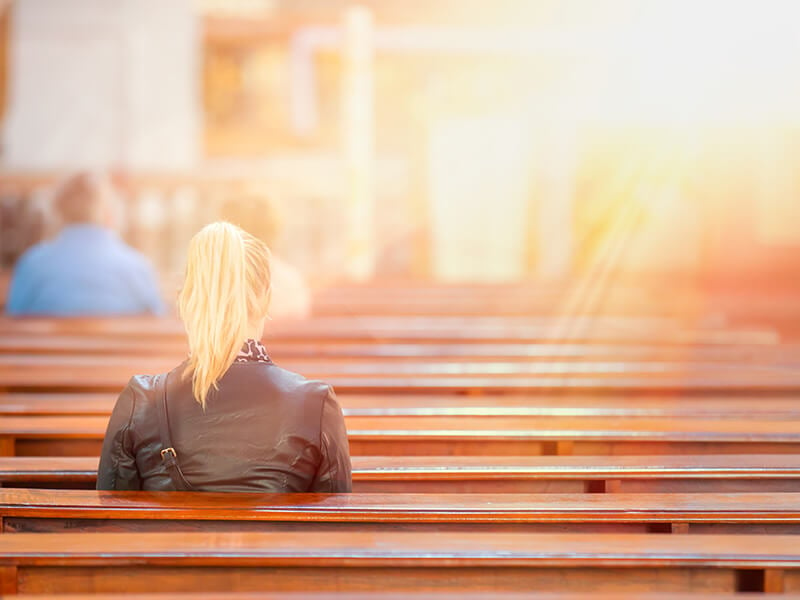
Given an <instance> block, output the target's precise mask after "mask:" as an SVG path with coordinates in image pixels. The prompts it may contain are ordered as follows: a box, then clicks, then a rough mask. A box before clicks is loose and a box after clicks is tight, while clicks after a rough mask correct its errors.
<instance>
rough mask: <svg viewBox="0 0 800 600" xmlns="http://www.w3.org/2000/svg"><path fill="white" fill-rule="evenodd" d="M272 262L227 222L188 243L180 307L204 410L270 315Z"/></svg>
mask: <svg viewBox="0 0 800 600" xmlns="http://www.w3.org/2000/svg"><path fill="white" fill-rule="evenodd" d="M269 258H270V256H269V249H268V248H267V247H266V245H265V244H264V243H262V242H260V241H259V240H257V239H255V238H254V237H253V236H251V235H250V234H248V233H246V232H245V231H243V230H242V229H240V228H238V227H236V226H235V225H231V224H230V223H225V222H219V223H212V224H210V225H207V226H206V227H204V228H203V229H201V230H200V232H198V233H197V234H196V235H195V236H194V237H193V238H192V241H191V242H190V243H189V252H188V256H187V263H186V280H185V282H184V286H183V289H182V290H181V293H180V297H179V299H178V307H179V311H180V316H181V319H182V320H183V323H184V326H185V328H186V333H187V335H188V338H189V364H188V366H187V369H186V374H187V375H188V374H189V373H191V375H192V393H193V395H194V398H195V400H197V401H198V402H199V403H200V405H201V406H202V407H203V409H204V410H205V407H206V399H207V397H208V394H209V392H210V391H211V388H212V387H213V388H214V389H217V382H218V381H219V379H220V378H221V377H222V376H223V375H224V374H225V372H226V371H227V370H228V368H229V367H230V366H231V365H232V364H233V361H234V360H235V359H236V355H237V354H238V353H239V350H240V349H241V347H242V344H244V342H245V340H246V339H247V334H248V330H249V329H250V327H251V326H252V325H253V324H255V323H257V322H258V321H260V320H261V319H263V318H264V317H265V316H266V314H267V308H268V305H269V296H270V294H269V292H270V269H269Z"/></svg>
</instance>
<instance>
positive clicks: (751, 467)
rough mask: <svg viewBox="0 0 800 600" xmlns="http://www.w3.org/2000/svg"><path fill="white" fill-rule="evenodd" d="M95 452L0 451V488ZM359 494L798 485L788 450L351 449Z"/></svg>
mask: <svg viewBox="0 0 800 600" xmlns="http://www.w3.org/2000/svg"><path fill="white" fill-rule="evenodd" d="M97 460H98V459H97V458H96V457H83V456H75V457H64V456H54V457H50V456H33V457H28V456H23V457H0V487H12V488H19V487H23V488H25V487H27V488H67V489H69V488H73V489H94V487H95V482H96V480H97ZM352 463H353V491H354V492H358V493H398V492H415V493H437V494H442V493H486V494H489V493H493V494H498V493H583V492H591V493H618V492H622V493H642V492H644V493H654V492H655V493H681V494H685V493H697V492H726V493H735V492H770V493H783V492H800V464H798V462H797V459H796V457H795V456H793V455H789V454H779V455H769V454H759V455H699V456H658V457H656V456H524V457H520V456H509V457H491V456H463V457H449V456H436V457H418V456H410V457H409V456H402V457H394V456H354V457H353V458H352Z"/></svg>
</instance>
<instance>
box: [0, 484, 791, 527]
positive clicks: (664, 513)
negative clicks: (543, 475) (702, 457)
mask: <svg viewBox="0 0 800 600" xmlns="http://www.w3.org/2000/svg"><path fill="white" fill-rule="evenodd" d="M0 520H1V522H2V531H3V532H4V533H9V532H17V533H18V532H27V533H29V532H58V531H70V532H76V531H92V532H97V531H106V532H108V531H112V532H113V531H154V532H158V531H167V530H169V531H286V532H299V531H319V532H325V531H353V532H368V531H371V532H383V531H390V532H391V531H417V532H420V533H431V532H453V531H467V532H469V531H493V532H497V533H502V532H509V533H514V532H528V533H537V532H538V533H541V532H595V533H602V532H605V533H609V532H611V533H619V532H639V533H648V532H656V533H664V532H675V533H695V532H696V533H759V534H763V533H771V534H798V533H800V493H787V494H768V493H749V494H719V493H717V494H712V493H709V494H687V495H683V494H505V495H502V496H497V495H495V494H450V495H440V494H403V493H395V494H356V493H354V494H255V493H243V494H235V493H213V492H123V491H115V492H110V491H95V490H60V491H59V492H57V493H54V492H52V491H50V490H37V489H3V490H0Z"/></svg>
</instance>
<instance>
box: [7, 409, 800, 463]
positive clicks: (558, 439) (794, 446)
mask: <svg viewBox="0 0 800 600" xmlns="http://www.w3.org/2000/svg"><path fill="white" fill-rule="evenodd" d="M346 421H347V427H348V437H349V440H350V451H351V454H352V455H353V456H393V455H394V456H401V455H402V456H412V455H418V456H446V455H478V456H480V455H487V456H488V455H505V456H527V455H548V454H549V455H554V454H559V455H565V454H576V455H603V454H640V455H641V454H731V453H733V454H750V453H752V454H787V453H789V454H800V421H783V420H754V419H753V420H748V421H735V420H712V419H666V418H665V419H631V420H623V419H610V418H600V417H598V418H590V419H576V418H569V417H552V418H537V417H526V418H521V417H515V418H511V417H506V418H504V417H497V418H491V419H485V418H471V417H346ZM107 422H108V419H107V418H106V417H97V416H81V417H77V416H33V417H30V416H12V417H0V456H97V455H99V454H100V448H101V445H102V439H103V436H104V434H105V430H106V425H107Z"/></svg>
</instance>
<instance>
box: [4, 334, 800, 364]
mask: <svg viewBox="0 0 800 600" xmlns="http://www.w3.org/2000/svg"><path fill="white" fill-rule="evenodd" d="M266 344H267V346H268V350H269V353H270V355H271V356H272V357H273V358H274V359H275V360H276V361H282V360H287V359H297V358H303V359H312V358H316V359H328V358H366V359H371V360H373V359H374V360H380V359H384V360H419V359H425V360H438V361H443V362H454V361H456V360H473V361H477V360H483V361H489V360H495V361H497V360H501V361H504V362H522V361H532V360H544V359H546V360H577V359H583V360H622V361H629V360H639V361H642V360H650V361H675V360H678V361H684V362H687V361H688V362H748V363H762V364H763V363H770V362H775V361H784V362H790V361H794V362H797V361H798V359H799V358H800V347H798V345H797V344H788V343H782V344H776V345H764V344H737V345H719V344H716V345H715V344H706V345H700V344H674V345H665V344H657V343H650V344H648V343H617V344H587V343H583V344H576V343H524V342H504V343H452V342H451V343H448V342H442V343H433V342H431V343H402V342H395V343H389V342H382V341H376V340H373V341H371V342H369V343H364V342H342V341H336V340H326V341H317V342H307V341H302V340H301V341H283V340H276V341H270V340H266ZM186 353H187V346H186V341H185V340H181V339H162V340H158V341H157V342H156V341H154V340H151V339H146V338H144V339H125V338H113V337H109V338H102V337H88V336H82V335H77V334H67V335H35V336H31V335H17V334H8V333H3V334H0V355H2V354H37V355H39V354H45V355H48V354H55V355H63V354H66V355H73V356H75V355H77V356H103V357H106V356H133V357H137V356H153V355H157V356H163V357H165V358H169V359H171V360H173V361H175V362H176V363H177V362H179V361H180V360H182V359H183V358H184V357H185V356H186Z"/></svg>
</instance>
